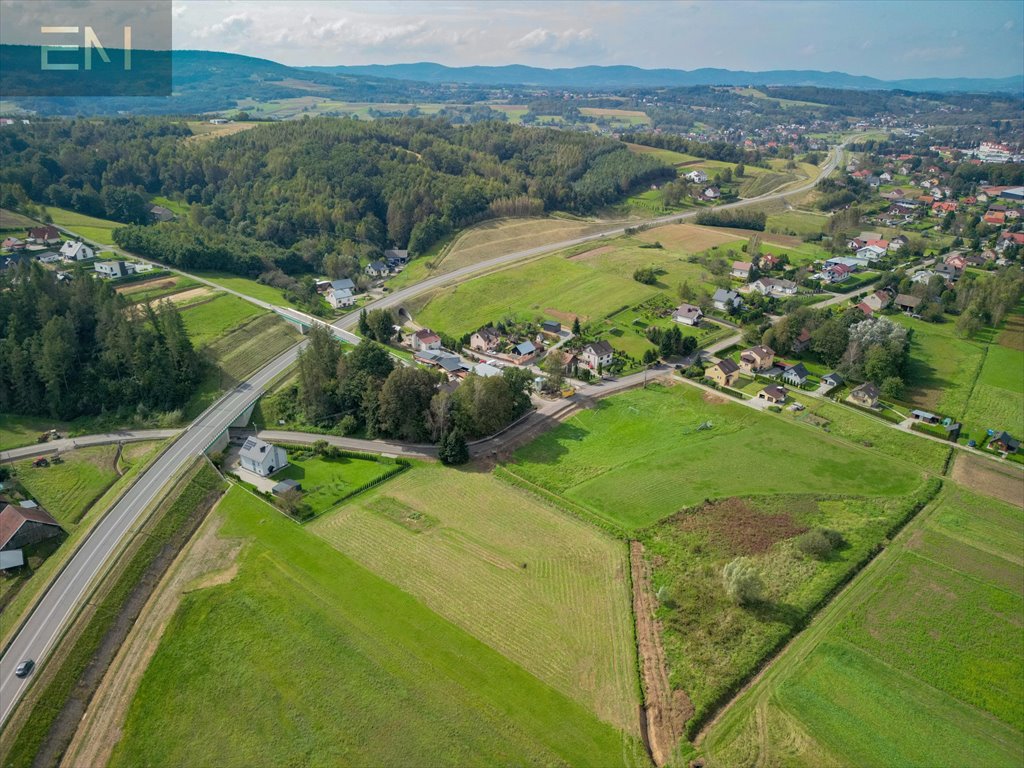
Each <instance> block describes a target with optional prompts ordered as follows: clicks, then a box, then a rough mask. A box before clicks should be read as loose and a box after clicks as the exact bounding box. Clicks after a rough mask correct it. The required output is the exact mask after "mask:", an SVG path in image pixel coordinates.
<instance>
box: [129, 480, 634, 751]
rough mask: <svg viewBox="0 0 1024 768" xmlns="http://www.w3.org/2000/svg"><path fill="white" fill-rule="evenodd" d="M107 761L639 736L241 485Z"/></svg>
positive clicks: (598, 746)
mask: <svg viewBox="0 0 1024 768" xmlns="http://www.w3.org/2000/svg"><path fill="white" fill-rule="evenodd" d="M218 514H221V515H223V516H224V518H225V520H226V523H225V525H224V527H223V529H222V531H221V533H222V535H224V536H229V537H236V538H240V539H243V540H245V541H246V546H245V548H244V549H243V551H242V554H241V555H240V556H239V570H238V573H237V575H236V576H235V577H234V578H233V579H232V581H230V582H229V583H226V584H222V585H219V586H215V587H212V588H208V589H202V590H198V591H193V592H191V593H189V594H187V595H186V596H185V597H184V601H183V602H182V604H181V606H180V607H179V609H178V611H177V613H176V614H175V616H174V617H173V619H172V620H171V622H170V624H169V625H168V627H167V630H166V632H165V634H164V636H163V638H162V640H161V643H160V646H159V647H158V649H157V651H156V654H155V656H154V657H153V660H152V662H151V663H150V665H149V668H148V669H147V670H146V672H145V674H144V676H143V678H142V681H141V683H140V686H139V689H138V691H137V693H136V695H135V698H134V700H133V702H132V704H131V706H130V709H129V712H128V717H127V721H126V723H125V725H124V728H123V736H122V738H121V741H120V742H119V743H118V744H117V746H116V747H115V751H114V755H113V758H112V760H111V763H110V764H111V766H114V767H115V768H116V767H117V766H136V765H149V766H161V765H167V766H179V765H218V766H250V765H255V764H259V765H324V766H327V765H331V766H335V765H338V766H342V765H353V766H363V765H399V764H408V762H409V761H410V759H413V760H414V761H415V762H417V763H421V764H428V765H481V766H484V765H496V764H502V765H593V766H610V765H621V764H623V763H627V764H645V761H644V758H643V757H642V751H641V750H640V749H639V748H638V747H637V742H634V741H633V740H630V739H627V738H626V737H624V736H623V735H622V734H621V733H620V732H618V731H616V729H615V728H613V727H612V726H610V725H607V724H605V723H602V722H600V721H599V720H598V719H597V718H596V717H595V716H593V715H592V714H590V713H589V712H588V711H587V710H586V709H585V708H584V707H582V706H581V705H579V704H576V703H574V702H573V701H571V700H570V699H568V698H567V697H565V696H564V695H562V694H560V693H558V692H557V691H555V690H554V689H553V688H551V687H549V686H547V685H545V684H544V683H542V682H540V681H539V680H538V679H537V678H535V677H533V676H532V675H529V674H528V673H526V672H525V671H523V670H522V669H521V668H520V667H518V666H516V665H515V664H513V663H512V662H510V661H508V660H507V659H506V658H505V657H503V656H501V655H499V654H498V653H497V652H495V651H493V650H491V649H490V648H488V647H487V646H486V645H484V644H483V643H481V642H480V641H478V640H476V639H474V638H473V637H471V636H470V635H468V634H467V633H466V632H464V631H463V630H461V629H459V628H457V627H456V626H454V625H453V624H450V623H448V622H447V621H445V620H444V619H442V618H441V617H439V616H438V615H437V614H435V613H433V612H432V611H430V610H429V609H428V608H426V607H425V606H424V605H423V604H422V603H421V602H419V601H418V600H416V599H414V598H413V597H411V596H409V595H407V594H406V593H404V592H402V591H401V590H399V589H398V588H396V587H394V586H392V585H391V584H388V583H387V582H385V581H383V580H381V579H380V578H378V577H377V576H374V575H373V574H372V573H370V572H369V571H367V570H365V569H364V568H362V567H361V566H359V565H357V564H356V563H354V562H353V561H352V560H349V559H348V558H347V557H345V556H344V555H342V554H341V553H340V552H338V551H337V550H335V549H334V548H333V547H331V546H330V545H329V544H328V543H326V542H324V541H322V540H321V539H319V538H318V537H316V536H315V535H313V534H312V533H311V532H310V531H308V530H307V529H305V528H302V527H300V526H297V525H295V524H294V523H293V522H292V521H290V520H288V519H286V518H285V517H284V516H283V515H281V514H280V513H279V512H277V511H276V510H274V509H273V508H272V507H270V506H269V505H267V504H266V503H265V502H263V501H262V500H260V499H258V498H256V497H254V496H252V495H250V494H248V493H247V492H245V491H244V490H242V489H241V488H239V487H235V488H233V489H231V490H230V491H229V492H228V494H227V496H226V497H225V498H224V500H223V501H222V503H221V505H220V507H219V512H218Z"/></svg>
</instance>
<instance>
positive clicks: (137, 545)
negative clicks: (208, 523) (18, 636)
mask: <svg viewBox="0 0 1024 768" xmlns="http://www.w3.org/2000/svg"><path fill="white" fill-rule="evenodd" d="M177 487H179V488H180V489H181V490H180V492H178V493H177V494H175V495H173V496H171V497H168V498H166V499H165V500H164V502H163V503H161V504H160V506H159V507H157V509H156V510H155V512H154V514H153V516H152V517H151V518H150V520H149V521H148V522H147V523H146V524H145V525H144V526H143V527H142V530H141V531H140V534H136V536H135V537H134V538H133V540H132V541H131V542H130V543H129V544H128V545H127V549H126V556H124V557H122V558H120V559H119V560H118V561H117V564H116V565H115V566H114V567H113V570H112V571H111V572H110V573H109V574H108V575H107V576H106V577H105V579H104V582H103V583H102V584H101V585H100V587H99V588H98V590H97V592H96V593H94V594H93V596H92V597H91V598H90V600H89V603H88V605H87V606H86V608H85V609H84V610H83V611H82V613H81V614H80V616H79V618H78V619H77V620H76V622H75V624H74V626H73V627H72V628H71V630H70V631H69V634H68V635H67V636H66V637H65V645H64V646H63V647H62V648H61V649H59V650H58V651H57V652H56V653H55V654H54V655H53V656H52V657H51V659H50V660H49V663H48V664H47V665H46V667H41V668H40V669H39V671H38V672H37V673H36V674H38V675H39V678H38V679H37V680H36V682H35V685H34V686H33V687H32V689H30V692H29V697H28V698H26V699H25V701H24V703H23V704H22V705H21V707H22V709H19V710H18V712H17V713H16V715H15V719H14V720H12V721H11V722H10V723H9V724H8V725H9V726H11V727H8V728H7V729H6V730H5V731H4V734H3V737H2V740H0V741H2V746H0V752H2V758H0V763H2V764H3V765H18V766H20V765H55V764H56V763H57V761H58V760H59V758H60V755H61V753H62V751H63V749H64V748H65V747H66V746H67V743H69V742H70V739H71V737H72V735H73V733H74V727H75V725H77V723H78V720H79V719H80V718H81V715H82V714H83V713H84V711H85V707H86V706H87V705H88V700H89V698H90V697H91V696H92V692H93V691H94V690H95V686H96V685H98V684H99V682H100V679H101V677H102V673H103V670H104V669H105V668H106V666H107V664H109V663H110V660H111V659H112V658H113V656H114V654H115V653H116V651H117V648H118V647H119V646H120V641H121V640H123V638H124V636H125V635H127V633H128V630H129V629H130V628H131V622H132V621H134V618H135V616H137V615H138V613H139V611H141V609H142V607H143V605H144V604H145V600H146V598H147V597H148V593H149V591H151V590H152V588H153V587H154V586H155V585H156V583H157V581H159V579H160V576H161V575H162V573H163V570H164V569H166V567H167V565H169V564H170V561H171V560H172V559H173V556H174V554H175V553H176V552H177V549H178V548H180V547H181V545H182V544H184V542H185V540H187V538H188V536H190V535H191V531H192V530H194V528H195V526H196V525H198V523H199V521H200V520H201V518H202V516H203V515H204V514H205V510H206V509H208V508H209V506H210V505H212V503H213V501H214V500H215V499H216V497H217V496H219V495H220V493H221V491H222V488H223V481H222V480H221V478H220V475H219V474H217V472H216V470H214V469H213V467H212V466H211V465H210V464H209V463H208V462H207V461H206V460H205V459H201V460H200V461H199V462H198V463H197V465H194V466H193V468H192V469H190V470H189V471H188V472H187V474H186V475H184V476H183V477H182V479H181V484H180V485H178V486H177ZM125 614H129V615H125ZM68 643H70V644H68ZM72 714H77V717H71V715H72ZM69 720H70V722H69ZM61 721H63V722H61Z"/></svg>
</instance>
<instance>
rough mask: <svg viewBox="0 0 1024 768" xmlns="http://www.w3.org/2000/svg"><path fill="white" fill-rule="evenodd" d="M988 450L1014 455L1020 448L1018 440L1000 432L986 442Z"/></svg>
mask: <svg viewBox="0 0 1024 768" xmlns="http://www.w3.org/2000/svg"><path fill="white" fill-rule="evenodd" d="M988 447H989V450H992V451H1002V452H1003V453H1016V452H1017V449H1018V448H1020V440H1015V439H1014V438H1012V437H1010V435H1009V434H1007V433H1006V432H1000V433H999V434H997V435H995V436H994V437H993V438H992V439H991V440H989V441H988Z"/></svg>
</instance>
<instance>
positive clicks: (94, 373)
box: [0, 262, 203, 419]
mask: <svg viewBox="0 0 1024 768" xmlns="http://www.w3.org/2000/svg"><path fill="white" fill-rule="evenodd" d="M202 375H203V363H202V360H201V359H200V357H199V355H198V354H197V353H196V351H195V350H194V349H193V347H192V342H191V341H190V340H189V337H188V334H187V332H186V330H185V325H184V322H183V321H182V318H181V314H180V313H179V312H178V310H177V308H175V306H174V305H173V304H172V303H171V302H162V303H160V304H158V305H157V306H153V305H150V304H144V305H141V306H137V307H132V306H129V305H128V303H127V302H126V300H125V299H124V298H123V297H122V296H120V295H119V294H117V293H116V292H115V291H114V289H113V288H112V287H111V286H110V285H109V284H108V283H106V282H104V281H101V280H93V279H91V278H90V277H88V276H86V275H85V274H84V273H80V274H79V276H78V277H76V278H75V279H73V280H71V281H69V282H65V281H55V280H54V279H53V273H52V272H50V271H48V270H46V269H44V268H43V267H42V266H41V265H40V264H38V263H37V262H22V263H21V264H20V265H18V266H15V267H12V268H10V269H7V270H5V271H3V272H2V273H0V411H5V412H8V413H22V414H30V415H40V416H50V417H53V418H60V419H73V418H75V417H77V416H83V415H93V414H99V413H104V412H117V413H119V414H120V415H121V416H127V415H129V414H131V413H134V414H136V415H145V414H146V412H148V411H170V410H174V409H176V408H180V407H181V406H182V405H184V404H185V403H186V402H187V401H188V399H189V398H190V397H191V395H192V392H193V391H194V390H195V387H196V385H197V384H198V383H199V380H200V378H201V377H202Z"/></svg>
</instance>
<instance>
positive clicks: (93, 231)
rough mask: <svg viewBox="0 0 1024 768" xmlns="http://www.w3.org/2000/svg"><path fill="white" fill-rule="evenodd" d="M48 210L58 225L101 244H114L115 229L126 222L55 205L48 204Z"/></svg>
mask: <svg viewBox="0 0 1024 768" xmlns="http://www.w3.org/2000/svg"><path fill="white" fill-rule="evenodd" d="M46 212H47V213H49V214H50V218H51V219H52V220H53V223H54V224H56V225H57V226H58V227H66V228H67V229H69V230H71V231H72V232H74V233H76V234H78V235H81V236H82V237H84V238H85V239H86V240H91V241H93V242H94V243H99V244H100V245H113V244H114V235H113V233H114V230H115V229H117V228H118V227H123V226H124V224H121V223H120V222H117V221H110V220H109V219H98V218H96V217H95V216H86V215H84V214H81V213H75V212H74V211H67V210H65V209H63V208H54V207H53V206H46Z"/></svg>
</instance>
